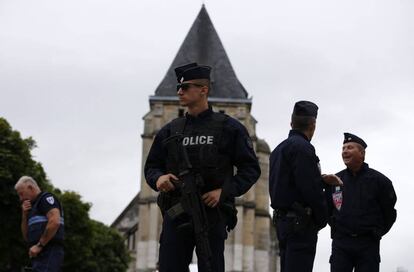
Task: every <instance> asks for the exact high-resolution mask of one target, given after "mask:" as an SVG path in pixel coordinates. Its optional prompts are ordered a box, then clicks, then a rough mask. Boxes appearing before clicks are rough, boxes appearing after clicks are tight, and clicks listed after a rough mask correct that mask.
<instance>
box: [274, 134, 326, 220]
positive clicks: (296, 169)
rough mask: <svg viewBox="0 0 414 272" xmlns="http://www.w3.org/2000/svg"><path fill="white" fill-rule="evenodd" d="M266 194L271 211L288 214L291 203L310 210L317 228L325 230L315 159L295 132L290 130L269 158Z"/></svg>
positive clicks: (306, 144) (317, 162) (322, 195)
mask: <svg viewBox="0 0 414 272" xmlns="http://www.w3.org/2000/svg"><path fill="white" fill-rule="evenodd" d="M269 170H270V173H269V193H270V199H271V206H272V208H273V209H283V210H289V209H290V207H291V206H292V204H293V203H294V202H298V203H300V204H302V206H304V207H310V208H311V209H312V216H313V219H314V221H315V224H316V225H317V226H318V227H319V228H323V227H324V226H326V223H327V219H328V216H327V215H328V211H327V204H326V201H325V198H324V193H323V182H322V177H321V172H320V167H319V159H318V157H317V156H316V154H315V148H314V147H313V145H312V144H311V143H310V141H309V140H308V138H307V137H306V136H305V135H304V134H303V133H301V132H300V131H298V130H291V131H290V132H289V137H288V138H287V139H286V140H284V141H283V142H282V143H280V144H279V145H278V146H277V147H276V148H275V149H274V150H273V152H272V154H271V155H270V165H269Z"/></svg>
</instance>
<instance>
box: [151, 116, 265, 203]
mask: <svg viewBox="0 0 414 272" xmlns="http://www.w3.org/2000/svg"><path fill="white" fill-rule="evenodd" d="M213 114H221V113H214V112H213V111H212V110H211V109H208V110H206V111H204V112H202V113H200V114H199V115H198V116H197V117H193V116H191V115H188V114H187V115H186V116H185V119H186V120H185V121H186V124H185V130H184V134H188V135H192V136H194V137H195V136H196V135H197V133H198V131H199V130H200V131H203V132H205V131H206V124H208V123H210V122H211V118H212V116H213ZM199 128H203V129H199ZM169 136H171V123H168V124H166V125H165V126H164V127H163V128H162V129H161V130H160V131H159V132H158V133H157V135H156V136H155V139H154V142H153V144H152V146H151V149H150V151H149V154H148V157H147V160H146V163H145V168H144V173H145V178H146V181H147V183H148V185H149V186H150V187H151V188H152V189H153V190H155V191H157V188H156V182H157V180H158V178H159V177H160V176H161V175H165V174H167V173H169V171H168V169H167V158H168V155H169V154H168V150H167V148H166V146H165V145H163V141H164V140H165V139H167V138H168V137H169ZM194 139H195V138H194ZM204 140H205V139H204ZM217 140H218V142H217V146H218V153H219V154H220V155H222V156H225V157H227V158H228V161H229V164H230V165H231V167H233V166H235V167H236V168H237V173H236V174H235V175H233V173H232V172H233V171H231V174H230V177H224V176H223V184H222V185H221V188H222V190H223V191H222V196H221V199H225V198H234V197H238V196H241V195H243V194H244V193H246V192H247V191H248V190H249V189H250V188H251V187H252V186H253V184H254V183H255V182H256V181H257V179H258V178H259V176H260V167H259V163H258V160H257V157H256V154H255V152H254V150H253V146H252V141H251V139H250V136H249V134H248V132H247V130H246V128H245V127H244V126H243V125H242V124H241V123H240V122H238V121H237V120H235V119H234V118H231V117H229V116H227V118H226V121H225V123H224V126H223V131H222V133H221V137H220V139H217ZM196 142H197V141H195V140H194V143H196ZM190 157H192V156H191V154H190ZM192 163H194V162H192ZM223 175H224V174H223Z"/></svg>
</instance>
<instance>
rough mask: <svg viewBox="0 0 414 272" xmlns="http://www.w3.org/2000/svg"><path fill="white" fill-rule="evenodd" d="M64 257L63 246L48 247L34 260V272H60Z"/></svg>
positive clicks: (50, 245)
mask: <svg viewBox="0 0 414 272" xmlns="http://www.w3.org/2000/svg"><path fill="white" fill-rule="evenodd" d="M63 256H64V252H63V246H62V245H57V244H54V245H53V244H49V245H46V247H44V248H43V249H42V251H41V252H40V253H39V255H38V256H37V257H35V258H33V260H32V268H33V272H60V271H61V266H62V263H63Z"/></svg>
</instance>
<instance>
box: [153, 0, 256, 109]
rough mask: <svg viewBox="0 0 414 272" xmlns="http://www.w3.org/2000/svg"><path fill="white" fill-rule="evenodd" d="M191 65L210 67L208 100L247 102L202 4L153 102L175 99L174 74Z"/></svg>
mask: <svg viewBox="0 0 414 272" xmlns="http://www.w3.org/2000/svg"><path fill="white" fill-rule="evenodd" d="M190 62H197V63H199V64H202V65H209V66H211V67H212V73H211V90H210V94H209V97H210V98H213V100H220V99H224V100H227V101H229V100H230V101H231V100H233V99H234V100H250V99H248V94H247V92H246V90H245V89H244V87H243V85H242V84H241V83H240V81H239V80H238V78H237V76H236V74H235V72H234V70H233V67H232V66H231V63H230V60H229V58H228V56H227V54H226V51H225V50H224V47H223V45H222V43H221V41H220V38H219V36H218V34H217V32H216V30H215V28H214V26H213V23H212V22H211V19H210V16H209V15H208V13H207V10H206V8H205V5H204V4H203V5H202V7H201V10H200V12H199V13H198V16H197V18H196V20H195V21H194V23H193V25H192V26H191V29H190V31H189V32H188V34H187V36H186V38H185V39H184V42H183V43H182V44H181V47H180V49H179V50H178V53H177V55H176V56H175V58H174V60H173V62H172V64H171V66H170V68H169V69H168V72H167V74H166V75H165V77H164V79H163V80H162V81H161V83H160V85H159V86H158V87H157V89H156V91H155V96H153V97H152V98H161V97H171V96H174V97H175V96H176V84H177V81H176V77H175V74H174V71H173V70H174V68H175V67H177V66H181V65H184V64H187V63H190Z"/></svg>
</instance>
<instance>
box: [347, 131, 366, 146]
mask: <svg viewBox="0 0 414 272" xmlns="http://www.w3.org/2000/svg"><path fill="white" fill-rule="evenodd" d="M350 142H353V143H357V144H360V145H362V147H363V148H367V146H368V145H367V144H366V143H365V141H364V140H362V139H361V138H359V137H358V136H356V135H354V134H351V133H348V132H345V133H344V144H346V143H350Z"/></svg>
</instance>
